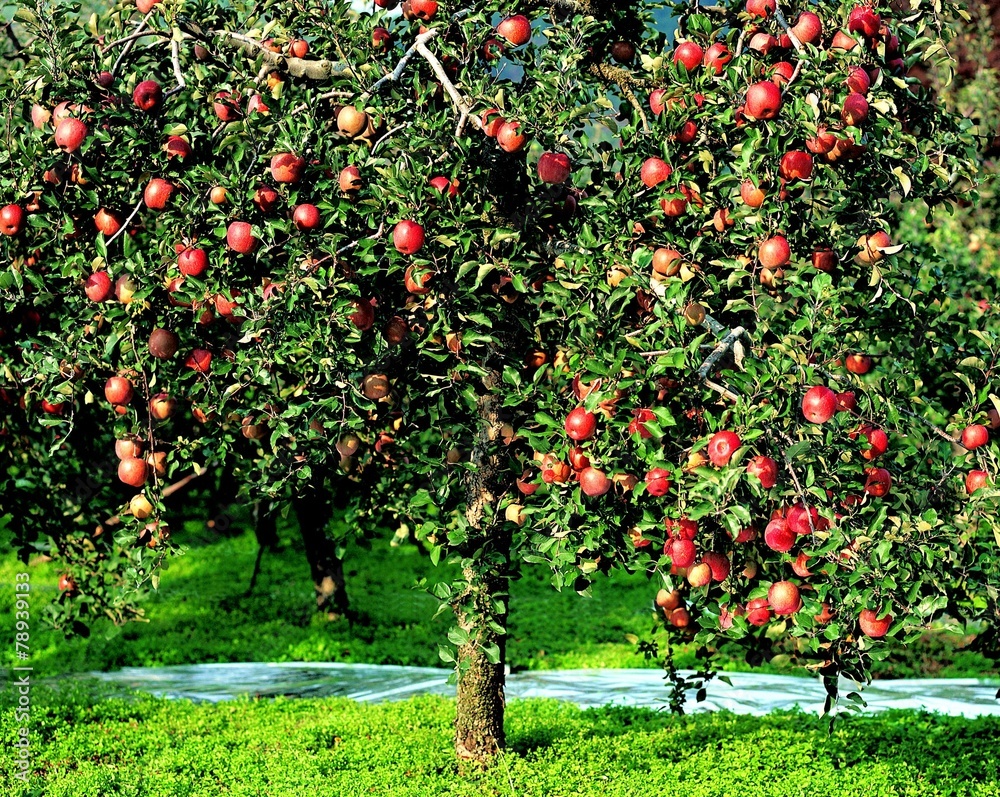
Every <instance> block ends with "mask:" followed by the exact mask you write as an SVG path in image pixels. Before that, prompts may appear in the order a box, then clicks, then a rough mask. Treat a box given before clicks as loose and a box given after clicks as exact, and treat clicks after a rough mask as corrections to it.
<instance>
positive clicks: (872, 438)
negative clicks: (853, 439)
mask: <svg viewBox="0 0 1000 797" xmlns="http://www.w3.org/2000/svg"><path fill="white" fill-rule="evenodd" d="M859 434H860V435H861V436H862V437H864V438H865V440H867V441H868V448H867V449H866V450H864V451H862V452H861V456H863V457H864V458H865V459H867V460H869V461H871V460H873V459H876V458H877V457H880V456H882V455H883V454H884V453H885V452H886V451H888V450H889V435H887V434H886V433H885V432H883V431H882V430H881V429H876V428H875V427H873V426H864V427H862V428H861V430H860V432H859Z"/></svg>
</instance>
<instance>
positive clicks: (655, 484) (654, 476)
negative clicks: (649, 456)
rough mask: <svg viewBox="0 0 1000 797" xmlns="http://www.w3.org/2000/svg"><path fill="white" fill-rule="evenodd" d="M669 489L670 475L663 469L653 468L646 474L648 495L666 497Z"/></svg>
mask: <svg viewBox="0 0 1000 797" xmlns="http://www.w3.org/2000/svg"><path fill="white" fill-rule="evenodd" d="M669 489H670V473H669V472H668V471H667V470H665V469H664V468H653V469H652V470H650V471H648V472H647V473H646V492H648V493H649V494H650V495H655V496H661V495H666V494H667V491H668V490H669Z"/></svg>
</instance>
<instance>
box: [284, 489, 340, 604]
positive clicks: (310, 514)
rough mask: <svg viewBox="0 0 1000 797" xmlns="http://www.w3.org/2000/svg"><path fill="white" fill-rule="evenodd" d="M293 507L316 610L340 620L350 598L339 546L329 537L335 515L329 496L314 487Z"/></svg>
mask: <svg viewBox="0 0 1000 797" xmlns="http://www.w3.org/2000/svg"><path fill="white" fill-rule="evenodd" d="M292 505H293V507H294V509H295V515H296V517H297V518H298V521H299V531H300V533H301V534H302V542H303V543H304V545H305V549H306V559H307V560H308V561H309V571H310V573H311V574H312V580H313V586H314V587H315V589H316V608H317V609H319V611H322V612H326V613H327V616H328V617H329V618H330V619H331V620H336V619H339V618H340V617H342V616H343V615H344V614H345V613H346V612H347V608H348V599H347V588H346V584H345V582H344V562H343V560H342V559H341V558H340V557H338V556H337V545H336V543H335V542H334V541H333V540H331V539H330V538H329V537H327V536H326V526H327V523H329V521H330V517H331V514H332V511H331V507H330V503H329V499H328V496H327V495H326V494H325V491H324V490H322V489H321V488H312V489H310V490H309V491H308V492H307V493H306V494H305V495H302V496H298V497H296V498H294V499H293V500H292Z"/></svg>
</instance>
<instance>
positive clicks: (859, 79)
mask: <svg viewBox="0 0 1000 797" xmlns="http://www.w3.org/2000/svg"><path fill="white" fill-rule="evenodd" d="M846 83H847V87H848V88H849V89H850V90H851V91H853V92H856V93H858V94H860V95H862V96H865V95H867V94H868V90H869V89H870V88H871V85H872V81H871V78H870V77H869V76H868V73H867V72H866V71H865V70H864V68H863V67H860V66H854V67H851V71H850V72H848V73H847V81H846Z"/></svg>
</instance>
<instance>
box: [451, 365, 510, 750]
mask: <svg viewBox="0 0 1000 797" xmlns="http://www.w3.org/2000/svg"><path fill="white" fill-rule="evenodd" d="M499 383H500V375H499V374H498V373H490V374H489V375H488V376H487V377H486V378H485V379H484V393H483V395H482V396H481V397H480V398H479V401H478V412H479V418H480V421H481V427H480V430H479V432H478V438H477V441H476V444H475V446H474V447H473V451H472V464H473V467H472V468H471V469H470V470H469V473H468V476H467V481H466V500H467V504H466V520H467V521H468V525H469V529H468V531H469V536H470V542H469V546H468V551H467V558H468V559H469V560H470V564H468V565H467V566H466V567H465V568H464V570H463V576H464V579H465V582H466V589H465V591H464V592H463V594H462V595H461V596H459V598H458V599H456V600H455V602H454V610H455V616H456V619H457V621H458V626H459V628H461V629H462V630H463V631H465V632H466V633H467V634H468V636H469V642H467V643H466V644H464V645H462V646H460V647H459V650H458V663H459V674H458V706H457V713H456V719H455V752H456V753H457V754H458V757H459V758H460V759H463V760H467V761H474V762H477V763H480V764H488V763H489V761H490V759H492V757H493V756H494V755H495V754H496V753H497V752H498V751H499V750H501V749H502V748H503V747H504V745H505V743H506V738H505V736H504V728H503V721H504V705H505V699H504V682H505V677H504V662H505V659H506V635H505V634H504V633H500V632H498V631H497V630H496V629H495V628H494V627H492V626H491V621H492V622H493V623H496V624H497V625H498V626H499V627H501V628H502V627H504V626H505V625H506V620H507V585H508V578H509V570H510V536H509V534H508V533H506V532H504V531H503V524H502V523H501V522H498V518H497V515H496V513H495V511H493V510H494V509H495V507H496V499H497V498H498V496H499V495H500V453H499V441H500V438H501V416H500V398H499V395H498V394H497V387H498V385H499ZM498 609H499V610H498ZM489 650H495V651H498V652H499V656H498V657H497V660H496V661H490V658H489V656H488V655H487V651H489Z"/></svg>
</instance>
